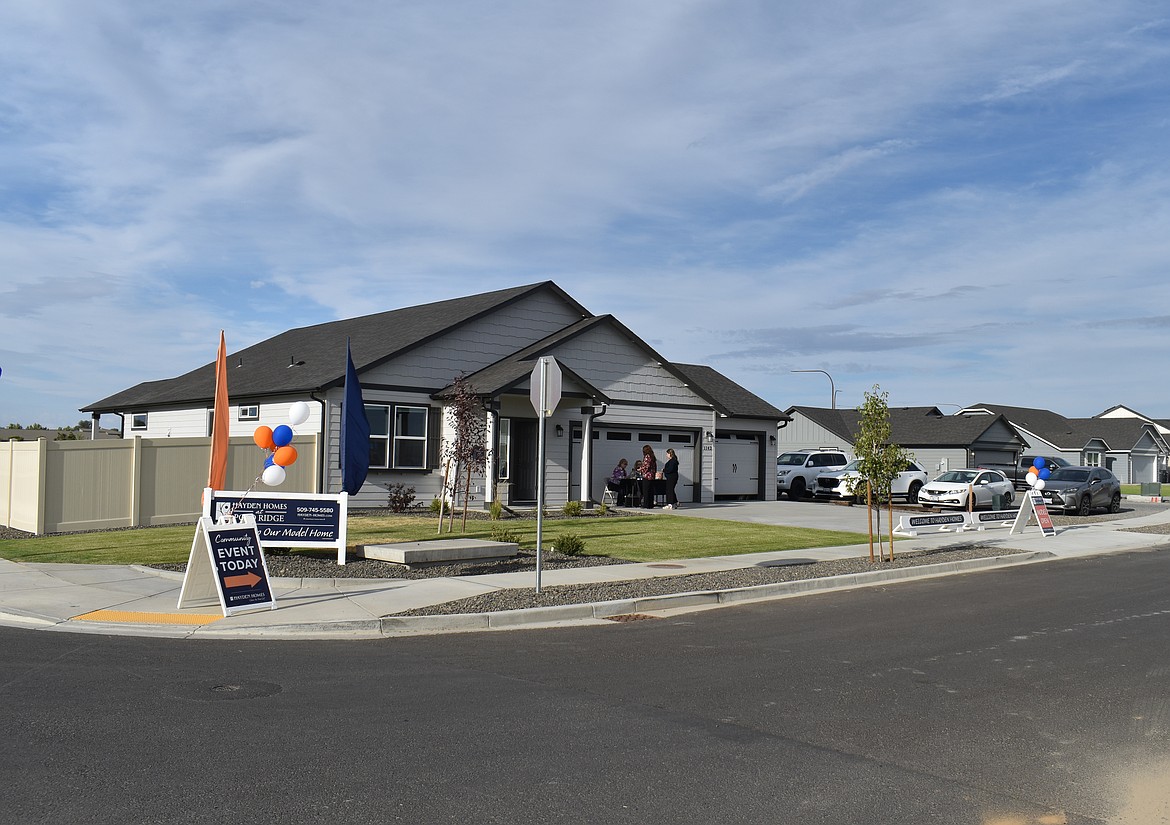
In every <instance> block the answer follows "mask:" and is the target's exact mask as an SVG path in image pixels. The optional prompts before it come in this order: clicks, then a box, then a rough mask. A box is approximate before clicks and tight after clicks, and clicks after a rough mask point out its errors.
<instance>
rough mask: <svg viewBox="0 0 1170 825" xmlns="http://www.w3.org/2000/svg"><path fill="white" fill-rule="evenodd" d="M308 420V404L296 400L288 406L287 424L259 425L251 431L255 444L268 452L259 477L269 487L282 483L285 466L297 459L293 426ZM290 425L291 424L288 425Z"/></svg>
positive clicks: (290, 464)
mask: <svg viewBox="0 0 1170 825" xmlns="http://www.w3.org/2000/svg"><path fill="white" fill-rule="evenodd" d="M308 420H309V405H308V404H306V403H305V402H304V401H297V402H295V403H294V404H293V405H292V406H290V407H289V408H288V422H289V423H288V424H281V425H279V426H277V427H276V428H272V427H265V426H260V427H257V428H256V432H254V433H252V440H253V441H255V442H256V446H257V447H259V448H260V449H261V450H264V451H265V452H267V453H268V456H267V457H266V458H265V459H264V469H263V470H262V471H261V472H260V479H261V480H262V481H263V482H264V483H265V484H267V485H268V486H269V487H277V486H279V485H281V484H284V479H285V470H284V468H285V467H289V466H292V464H293V462H295V461H296V460H297V448H296V447H294V446H293V445H292V440H293V429H292V428H293V427H295V426H297V425H298V424H304V423H305V422H306V421H308ZM289 425H292V426H289Z"/></svg>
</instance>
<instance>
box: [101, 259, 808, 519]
mask: <svg viewBox="0 0 1170 825" xmlns="http://www.w3.org/2000/svg"><path fill="white" fill-rule="evenodd" d="M229 337H230V336H229ZM347 339H349V340H350V342H351V349H352V353H353V361H354V366H355V368H356V370H357V373H358V377H359V380H360V382H361V385H362V392H363V399H364V402H365V405H366V412H367V417H368V418H369V420H370V423H371V429H372V431H371V437H370V456H371V467H370V473H369V477H368V478H367V481H366V484H365V486H364V487H363V488H362V491H361V492H360V493H359V494H358V496H356V497H355V500H354V501H353V503H352V506H379V505H384V504H385V503H386V497H387V488H388V487H389V486H390V485H392V484H395V483H404V484H407V485H410V486H413V487H414V488H415V490H416V495H417V497H418V499H419V500H420V501H423V502H425V501H428V500H430V498H431V497H433V496H437V495H438V494H439V493H440V490H441V487H442V476H443V469H442V467H440V463H441V462H440V455H441V452H442V446H443V443H444V442H445V441H449V440H450V439H451V438H452V435H453V433H452V431H451V428H450V425H449V422H448V417H447V415H446V413H445V408H446V404H447V402H448V401H449V399H450V396H451V392H452V382H453V381H454V380H455V378H457V377H459V376H464V377H465V379H466V380H467V381H468V383H469V384H470V385H471V386H472V387H473V388H474V389H475V391H476V394H477V395H478V396H479V397H480V399H481V402H482V406H483V408H484V415H485V421H486V425H487V429H488V438H489V441H490V445H489V446H490V449H491V458H490V460H489V466H488V468H487V471H486V473H485V474H484V475H483V476H482V477H480V478H478V479H475V482H476V483H475V484H474V487H473V496H475V498H476V499H478V501H476V502H475V503H477V504H486V503H488V502H491V501H492V500H493V499H495V498H497V497H498V498H499V499H500V500H501V501H503V503H505V504H516V505H521V506H523V505H525V504H531V503H534V502H535V499H536V475H537V438H538V430H537V424H538V419H537V418H536V413H535V411H534V410H533V408H532V404H531V402H530V399H529V391H530V386H529V376H530V375H531V372H532V369H533V367H534V366H535V365H536V364H537V363H538V362H539V359H540V358H541V357H542V356H552V357H554V358H556V360H557V362H558V364H559V365H560V366H561V369H562V373H563V383H562V400H561V403H560V405H559V406H558V407H557V409H556V411H555V413H554V416H553V417H552V418H551V419H550V420H548V423H547V429H546V465H545V485H546V502H547V503H548V504H550V505H554V506H555V505H557V504H559V503H563V502H565V501H569V500H581V501H585V502H593V501H598V500H600V498H601V494H602V492H603V489H604V481H605V479H606V478H607V477H608V475H609V473H610V471H611V469H612V468H613V466H614V465H615V464H616V463H617V461H618V459H620V458H627V459H628V460H629V462H630V464H631V465H632V464H633V462H634V460H635V459H636V458H637V457H638V456H640V454H641V446H642V445H643V444H650V445H651V446H652V447H653V448H654V450H655V452H656V453H657V454H658V456H659V460H660V462H661V461H662V456H663V454H664V452H665V450H666V449H667V448H668V447H673V448H674V449H675V451H676V453H677V454H678V456H679V459H680V483H679V488H678V496H679V499H680V501H683V502H687V501H691V502H709V501H714V500H715V499H716V498H719V497H741V498H758V499H775V496H776V478H775V458H776V439H775V434H776V431H777V429H776V428H777V426H778V424H779V423H780V422H782V421H785V420H787V416H786V415H785V414H784V413H783V412H781V411H780V410H779V409H777V408H776V407H773V406H772V405H771V404H768V403H767V402H765V401H763V400H762V399H761V398H759V397H758V396H756V395H754V394H752V393H751V392H749V391H748V390H746V389H744V388H743V387H741V386H739V385H738V384H736V383H735V382H733V381H731V380H729V379H728V378H726V377H725V376H723V375H721V374H720V373H718V372H717V371H715V370H714V369H711V368H710V367H706V366H702V365H693V364H675V363H671V362H669V361H667V360H666V359H665V358H663V357H662V356H661V355H659V354H658V353H657V352H655V350H654V349H653V348H652V347H650V346H649V345H648V344H647V343H646V342H645V341H643V340H642V339H641V338H639V337H638V336H637V335H636V334H635V333H634V332H632V331H631V330H630V329H629V328H627V327H626V326H624V325H623V324H622V323H620V322H619V321H618V320H617V319H616V318H614V317H613V316H611V315H600V316H597V315H593V314H592V313H590V312H589V311H588V310H586V309H585V308H584V307H583V306H581V305H580V304H579V303H577V301H575V300H574V299H573V298H572V297H570V296H569V295H568V294H567V293H566V292H565V291H564V290H562V289H561V288H560V287H558V286H557V285H556V284H555V283H553V282H551V281H544V282H541V283H536V284H529V285H526V286H519V287H514V288H511V289H503V290H497V291H494V292H486V293H482V294H479V295H471V296H467V297H464V298H456V299H452V300H447V301H439V302H436V303H432V304H424V305H421V306H415V307H407V308H404V309H397V310H392V311H389V312H381V313H376V314H373V315H366V316H362V317H359V318H351V319H347V320H341V321H332V322H329V323H325V324H318V325H315V326H310V327H303V328H300V329H293V330H289V331H287V332H284V333H281V334H280V335H277V336H275V337H273V338H269V339H268V340H266V341H262V342H260V343H258V344H256V345H254V346H251V347H248V348H246V349H243V350H240V351H238V352H234V353H232V354H231V355H230V356H229V358H228V370H229V375H228V391H229V395H230V397H231V421H232V425H231V426H232V429H231V435H233V436H234V435H251V434H252V432H253V431H254V430H255V429H256V427H258V426H260V425H262V424H264V425H268V426H276V425H278V424H282V423H287V419H288V410H289V406H290V405H291V404H292V403H294V402H296V401H306V402H309V405H310V407H311V409H312V411H313V412H312V416H311V417H310V419H309V420H308V421H307V422H306V423H305V424H302V425H300V426H298V427H297V428H296V430H297V432H298V433H306V432H316V433H318V434H319V436H320V439H319V445H320V450H321V453H322V455H321V456H320V458H321V461H320V465H321V467H322V477H321V478H319V479H318V488H319V489H320V490H321V491H325V492H336V491H338V490H339V489H340V485H341V477H340V469H339V458H338V452H339V446H338V445H339V441H340V428H341V403H342V395H343V383H344V375H345V348H346V340H347ZM214 375H215V365H214V363H210V364H205V365H204V366H201V367H199V368H198V369H195V370H192V371H191V372H188V373H185V374H184V375H180V376H178V377H176V378H170V379H166V380H163V381H150V382H146V383H143V384H139V385H137V386H135V387H131V388H130V389H127V390H123V391H121V392H119V393H116V394H114V395H111V396H109V397H108V398H104V399H102V400H100V401H97V402H95V403H93V404H91V405H89V406H88V407H85V408H84V409H83V411H84V412H89V413H90V414H91V415H93V416H95V417H96V416H100V415H102V414H110V413H113V414H118V415H121V416H122V418H123V423H124V427H123V432H124V435H125V436H126V437H133V436H136V435H140V436H143V437H148V436H149V437H163V436H168V435H169V436H175V437H178V436H206V435H209V434H210V426H211V424H210V417H211V416H210V410H211V406H212V403H213V394H214ZM721 454H723V455H724V456H734V457H735V459H736V460H735V461H734V462H730V464H729V463H728V462H727V461H726V460H723V459H721V458H720V456H721ZM728 464H729V466H732V467H734V472H725V471H724V467H725V465H728Z"/></svg>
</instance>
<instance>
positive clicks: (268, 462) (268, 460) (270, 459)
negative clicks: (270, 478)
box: [264, 455, 276, 467]
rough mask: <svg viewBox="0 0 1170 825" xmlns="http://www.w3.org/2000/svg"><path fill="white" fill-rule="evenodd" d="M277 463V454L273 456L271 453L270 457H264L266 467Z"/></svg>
mask: <svg viewBox="0 0 1170 825" xmlns="http://www.w3.org/2000/svg"><path fill="white" fill-rule="evenodd" d="M275 463H276V457H275V456H271V455H270V456H268V458H266V459H264V466H265V467H271V466H272V465H273V464H275Z"/></svg>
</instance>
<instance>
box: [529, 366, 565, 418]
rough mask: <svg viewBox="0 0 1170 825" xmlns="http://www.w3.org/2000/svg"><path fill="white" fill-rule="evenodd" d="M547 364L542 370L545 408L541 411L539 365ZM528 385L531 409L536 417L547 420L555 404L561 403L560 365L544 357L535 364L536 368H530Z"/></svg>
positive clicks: (555, 406)
mask: <svg viewBox="0 0 1170 825" xmlns="http://www.w3.org/2000/svg"><path fill="white" fill-rule="evenodd" d="M543 364H547V366H546V367H545V370H544V383H545V385H546V386H545V389H544V400H545V403H546V406H545V407H544V409H541V404H540V385H541V365H543ZM528 383H529V385H530V388H529V390H528V397H529V398H531V399H532V409H534V410H536V414H537V416H539V417H541V418H547V417H548V416H550V415H552V412H553V410H555V409H556V408H557V404H560V403H561V365H560V364H558V363H557V359H555V358H553V357H552V356H544V357H542V358H541V359H540V360H539V361H537V362H536V366H535V367H533V368H532V375H531V376H529V379H528Z"/></svg>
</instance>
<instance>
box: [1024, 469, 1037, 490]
mask: <svg viewBox="0 0 1170 825" xmlns="http://www.w3.org/2000/svg"><path fill="white" fill-rule="evenodd" d="M1024 478H1026V479H1028V483H1029V484H1031V485H1032V486H1033V487H1035V486H1036V479H1038V478H1040V476H1038V475H1036V474H1035V473H1034V472H1032V471H1031V470H1029V471H1028V474H1027V475H1026V476H1024Z"/></svg>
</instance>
